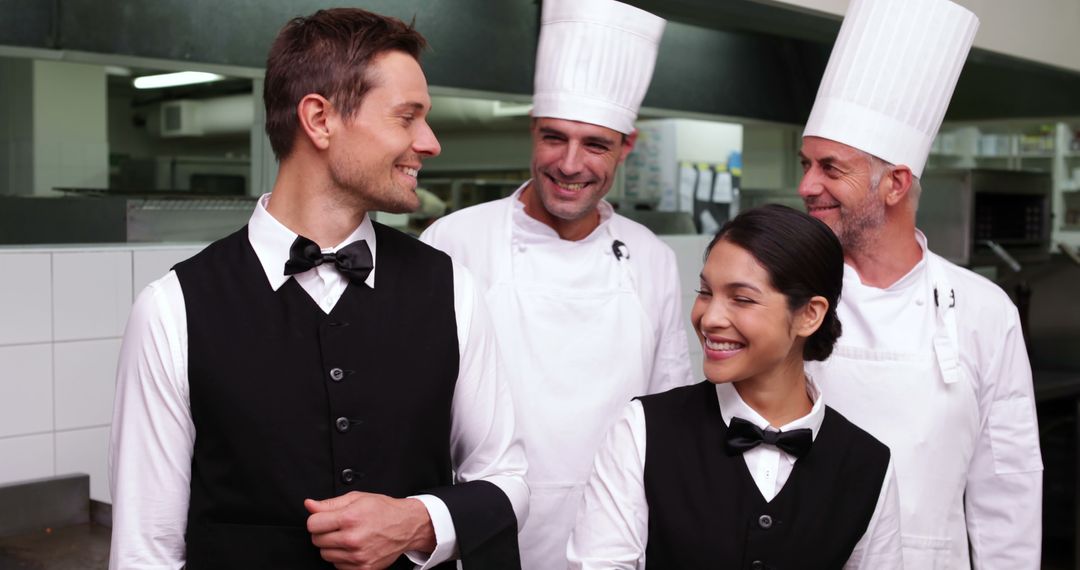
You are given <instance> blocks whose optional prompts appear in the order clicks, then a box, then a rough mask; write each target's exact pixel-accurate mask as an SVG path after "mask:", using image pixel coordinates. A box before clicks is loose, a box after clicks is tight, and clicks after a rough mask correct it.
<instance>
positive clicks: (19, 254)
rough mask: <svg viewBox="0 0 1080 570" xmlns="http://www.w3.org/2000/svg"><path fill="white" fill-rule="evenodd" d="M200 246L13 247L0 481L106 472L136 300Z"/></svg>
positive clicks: (6, 285)
mask: <svg viewBox="0 0 1080 570" xmlns="http://www.w3.org/2000/svg"><path fill="white" fill-rule="evenodd" d="M200 249H201V246H115V247H111V246H102V247H97V248H92V247H90V248H70V247H58V248H55V249H49V248H12V249H9V250H3V251H0V267H10V268H18V270H17V273H13V274H12V275H14V276H15V278H7V275H6V274H5V279H0V484H3V483H11V482H16V481H22V480H26V479H36V478H39V477H50V476H53V475H62V474H66V473H76V472H80V473H87V474H89V475H90V496H91V498H93V499H96V500H99V501H105V502H109V501H110V497H109V491H108V477H107V472H106V465H107V453H108V440H109V424H110V422H111V420H112V407H113V393H114V386H115V382H116V378H115V376H116V360H117V356H118V355H119V352H120V340H121V337H122V336H123V332H124V325H125V323H126V321H127V316H128V312H129V310H130V307H131V303H132V301H133V299H134V296H135V295H137V294H138V292H139V291H140V290H141V289H142V288H143V287H145V286H146V284H148V283H149V282H150V281H153V280H154V279H157V278H158V277H160V276H162V275H164V274H165V272H167V271H168V270H169V268H170V267H171V266H172V265H173V264H175V263H176V262H178V261H181V260H183V259H186V258H188V257H191V256H192V255H194V254H195V253H197V252H198V251H199V250H200Z"/></svg>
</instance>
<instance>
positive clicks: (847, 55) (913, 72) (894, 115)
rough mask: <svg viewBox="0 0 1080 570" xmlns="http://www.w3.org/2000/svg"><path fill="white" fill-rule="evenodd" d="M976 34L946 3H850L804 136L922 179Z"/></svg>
mask: <svg viewBox="0 0 1080 570" xmlns="http://www.w3.org/2000/svg"><path fill="white" fill-rule="evenodd" d="M978 28H979V19H978V18H977V17H975V14H973V13H971V12H970V11H969V10H967V9H966V8H963V7H962V6H959V5H957V4H954V3H952V2H949V1H948V0H851V4H850V5H849V6H848V12H847V15H846V16H845V17H844V23H843V25H841V27H840V35H839V37H837V38H836V45H835V46H834V47H833V51H832V55H831V56H829V64H828V66H827V67H826V68H825V76H824V77H823V78H822V80H821V87H819V88H818V94H817V100H816V101H814V108H813V110H812V111H811V112H810V119H809V120H808V121H807V123H806V130H805V131H803V136H815V137H822V138H826V139H830V140H833V141H836V142H840V143H843V144H846V145H848V146H851V147H855V148H857V149H859V150H862V151H864V152H868V153H870V154H872V155H874V156H876V157H878V158H880V159H882V160H885V161H888V162H890V163H892V164H897V165H899V164H905V165H907V166H908V167H909V168H911V172H912V174H914V175H915V176H916V177H919V176H922V171H923V167H924V166H925V165H926V157H927V156H928V155H929V154H930V144H931V143H932V142H933V140H934V136H936V135H937V131H938V129H939V128H940V127H941V121H942V119H943V118H944V117H945V109H946V108H948V106H949V99H950V98H952V93H953V89H954V88H955V87H956V81H957V79H958V78H959V77H960V69H961V68H963V66H964V60H965V59H967V55H968V51H969V50H970V49H971V43H972V41H974V39H975V32H976V30H978Z"/></svg>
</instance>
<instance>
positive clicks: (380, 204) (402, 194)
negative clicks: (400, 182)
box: [330, 168, 420, 214]
mask: <svg viewBox="0 0 1080 570" xmlns="http://www.w3.org/2000/svg"><path fill="white" fill-rule="evenodd" d="M330 178H331V181H332V182H333V184H334V188H335V192H334V194H335V202H337V204H338V205H339V206H340V207H342V208H347V209H350V210H363V211H365V212H386V213H388V214H409V213H412V212H415V211H416V210H417V209H419V207H420V199H419V197H417V195H416V192H415V191H411V190H409V189H405V188H395V187H394V185H395V183H394V180H393V179H391V180H389V181H388V182H387V187H386V188H380V187H379V186H377V184H376V183H375V182H373V181H372V178H373V177H371V176H368V175H367V174H366V173H364V172H349V171H346V172H342V171H341V170H340V169H337V168H332V169H331V170H330Z"/></svg>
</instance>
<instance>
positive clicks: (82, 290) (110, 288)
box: [53, 251, 132, 340]
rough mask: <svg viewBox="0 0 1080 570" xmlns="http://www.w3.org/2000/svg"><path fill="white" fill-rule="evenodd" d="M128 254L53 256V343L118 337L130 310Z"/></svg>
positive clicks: (104, 253)
mask: <svg viewBox="0 0 1080 570" xmlns="http://www.w3.org/2000/svg"><path fill="white" fill-rule="evenodd" d="M131 259H132V253H131V252H130V251H97V252H94V251H89V252H72V253H54V254H53V311H54V312H53V323H55V325H56V328H55V333H54V339H55V340H86V339H95V338H110V337H118V336H121V335H122V334H123V333H124V323H125V322H126V321H127V314H128V309H129V308H130V307H131V299H132V297H131V280H132V273H131Z"/></svg>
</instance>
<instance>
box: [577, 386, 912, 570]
mask: <svg viewBox="0 0 1080 570" xmlns="http://www.w3.org/2000/svg"><path fill="white" fill-rule="evenodd" d="M807 393H808V395H809V396H810V399H811V400H812V401H813V407H812V408H811V410H810V413H808V414H807V415H805V416H803V417H801V418H798V419H796V420H794V421H791V422H789V423H787V424H785V425H783V426H780V427H779V431H790V430H794V429H803V428H806V429H809V430H810V432H811V435H812V437H813V438H814V439H816V438H817V434H818V430H819V429H820V428H821V422H822V420H823V419H824V417H825V405H824V403H823V401H822V399H821V394H820V391H819V389H818V387H817V385H816V384H814V382H813V380H811V379H810V378H809V377H808V378H807ZM716 397H717V399H718V401H719V404H720V412H721V415H722V416H723V419H724V423H725V424H730V423H731V419H730V418H732V417H738V418H742V419H744V420H746V421H748V422H750V423H752V424H754V425H756V426H758V427H759V428H761V429H763V430H769V431H777V428H776V427H773V426H771V425H769V422H768V420H766V419H765V418H763V417H761V415H760V414H758V413H757V412H756V411H754V409H753V408H751V407H750V406H749V405H747V404H746V402H744V401H743V399H742V398H741V397H740V396H739V393H738V391H736V390H735V387H734V386H732V385H731V384H730V383H724V384H717V385H716ZM645 442H646V424H645V411H644V408H643V407H642V405H641V402H639V401H637V400H634V401H633V402H631V403H630V404H629V405H628V406H627V407H626V410H625V411H624V413H623V416H622V418H620V419H619V421H618V422H617V423H616V424H615V426H613V427H612V429H611V431H610V432H609V433H608V437H607V440H606V442H605V444H604V446H603V447H602V448H601V449H600V452H599V454H598V455H597V457H596V466H595V469H594V471H593V475H592V478H590V479H589V485H588V487H587V489H586V491H585V498H584V500H583V501H582V503H581V505H580V506H579V507H578V514H577V524H576V525H575V527H574V533H573V534H572V535H571V537H570V542H569V543H568V544H567V558H568V559H569V562H570V568H571V569H573V570H578V569H597V570H599V569H605V570H611V569H621V570H622V569H625V570H631V569H642V568H645V550H646V547H647V546H648V542H649V503H648V501H647V500H646V498H645V451H646V449H645ZM717 452H718V453H722V452H723V451H722V450H717ZM742 456H743V460H744V461H746V466H747V469H748V470H749V472H750V474H751V476H752V477H753V479H754V483H755V484H757V487H758V490H759V491H761V495H762V497H763V498H764V499H765V500H766V501H768V502H771V501H772V499H773V498H774V497H776V494H777V493H779V492H780V490H781V489H783V487H784V484H785V483H786V482H787V480H788V477H789V476H790V475H791V472H792V470H793V469H794V466H795V462H796V461H797V459H796V458H795V457H794V456H792V455H789V454H788V453H786V452H784V451H781V450H780V449H779V448H777V447H776V446H773V445H769V444H765V443H762V444H760V445H758V446H757V447H755V448H753V449H751V450H748V451H746V452H744V453H743V454H742ZM898 503H899V502H898V499H897V490H896V481H895V475H894V473H893V465H892V460H891V459H890V461H889V465H888V467H887V469H886V471H885V478H884V480H883V482H882V486H881V492H880V493H879V494H878V500H877V504H876V505H875V507H874V514H873V516H872V517H871V519H870V523H869V525H868V526H867V527H866V532H865V533H864V534H863V536H862V538H861V539H860V540H859V542H858V544H856V546H855V549H854V550H853V551H852V553H851V557H850V558H849V559H848V561H847V563H846V564H845V565H844V568H846V569H858V570H879V569H901V568H903V560H902V558H901V554H900V527H899V524H900V523H899V520H900V510H899V504H898Z"/></svg>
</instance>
